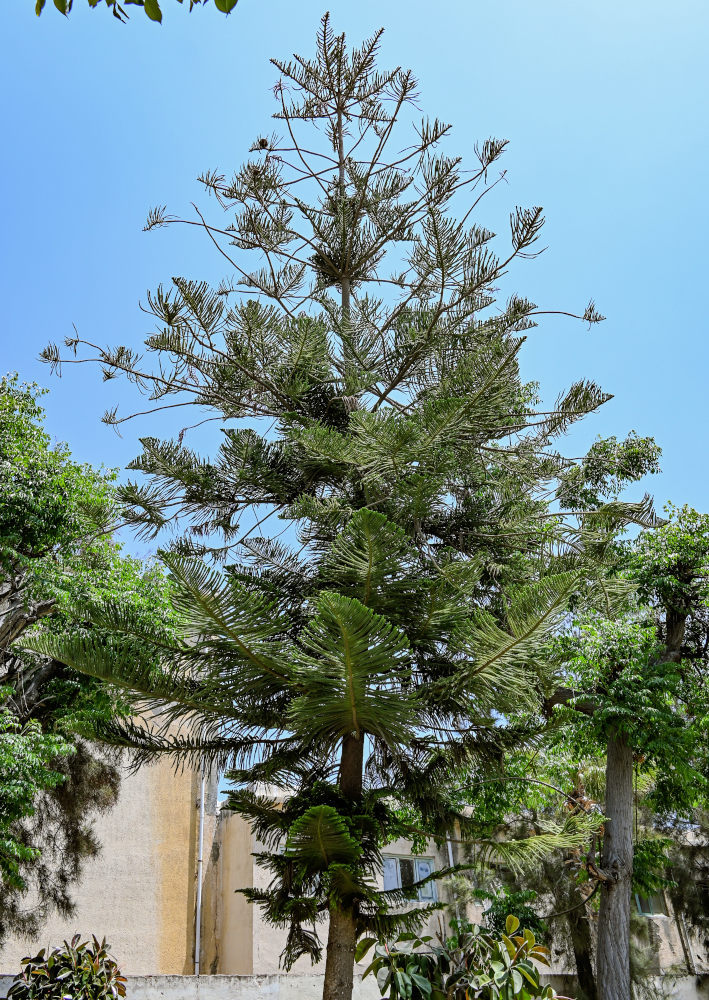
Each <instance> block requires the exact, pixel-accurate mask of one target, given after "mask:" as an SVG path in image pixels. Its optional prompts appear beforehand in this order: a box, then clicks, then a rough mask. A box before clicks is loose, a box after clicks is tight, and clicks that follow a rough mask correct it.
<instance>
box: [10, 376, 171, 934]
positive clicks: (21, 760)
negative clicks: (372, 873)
mask: <svg viewBox="0 0 709 1000" xmlns="http://www.w3.org/2000/svg"><path fill="white" fill-rule="evenodd" d="M41 395H42V392H41V390H39V389H38V388H37V386H35V385H26V384H22V383H21V382H20V381H19V379H18V377H17V376H8V377H5V378H4V379H1V380H0V758H1V759H2V761H3V766H2V767H1V768H0V886H1V888H2V906H1V907H0V940H1V939H2V938H3V937H4V936H5V935H6V934H7V933H8V932H9V931H15V932H19V933H24V934H29V933H33V932H36V931H37V930H38V929H39V927H40V926H41V922H42V920H43V918H44V917H45V916H46V915H47V913H48V912H49V911H50V910H51V909H53V908H57V909H59V910H60V911H61V912H64V913H68V912H70V910H71V908H72V905H73V904H72V896H73V888H74V885H75V883H76V880H77V879H78V877H79V874H80V872H81V870H82V867H83V864H84V862H85V860H86V859H87V858H89V857H91V856H92V855H94V854H96V852H97V850H98V847H99V845H98V843H97V841H96V838H95V836H94V834H93V832H92V819H93V817H94V816H95V815H96V814H97V813H98V812H101V811H103V810H105V809H108V808H110V807H111V806H112V805H113V803H114V802H115V800H116V796H117V791H118V784H119V772H118V770H117V768H116V761H115V759H114V758H115V756H116V755H115V753H114V754H108V755H107V754H106V751H105V749H99V748H98V747H97V746H96V745H94V744H92V743H91V742H90V741H88V740H86V739H85V738H83V737H82V736H81V735H80V731H81V730H82V729H84V728H86V727H89V726H90V725H91V724H96V722H97V721H98V720H100V719H104V720H108V719H110V718H114V717H115V715H116V714H117V713H118V714H120V713H121V712H122V711H125V710H127V708H128V705H127V702H125V700H119V699H117V698H116V696H115V693H114V692H112V691H111V690H110V689H109V688H108V687H106V686H105V685H102V684H100V683H99V682H97V681H96V680H93V679H91V678H88V677H86V676H84V675H81V674H79V673H77V672H76V671H74V670H71V669H70V668H68V667H67V666H66V665H65V664H63V663H59V662H58V661H56V660H52V659H51V658H48V657H42V656H35V655H31V654H28V653H23V652H21V651H20V650H18V648H17V646H16V645H15V643H17V642H18V641H21V639H22V637H23V636H24V635H26V633H27V632H28V631H29V630H31V629H32V627H34V626H36V624H37V623H38V622H41V621H44V620H46V619H48V618H51V629H52V631H53V632H55V633H56V634H65V633H71V634H76V633H77V631H78V632H81V630H82V629H85V628H86V627H87V626H86V620H85V616H84V615H83V614H82V612H81V605H82V602H83V601H84V600H86V599H87V598H88V597H90V596H92V595H93V596H94V597H98V596H108V595H110V594H117V593H120V599H121V601H122V602H123V603H125V604H128V605H130V606H131V607H133V608H134V609H135V611H136V613H140V614H142V615H143V617H144V619H145V620H146V622H147V621H152V620H154V619H155V618H156V617H160V616H161V615H163V616H164V615H166V614H167V612H166V602H165V594H164V581H163V580H162V577H161V576H160V574H159V573H155V571H153V570H149V569H147V568H146V567H143V566H141V564H140V563H139V562H138V561H137V560H133V559H130V558H126V557H123V556H122V555H121V553H120V550H119V547H118V546H117V544H116V543H115V541H114V540H113V538H112V536H111V529H112V526H113V524H114V521H115V502H114V496H113V489H114V479H115V474H114V473H113V471H111V470H108V471H104V470H95V469H92V468H91V467H89V466H87V465H85V464H81V463H78V462H76V461H74V460H73V459H72V457H71V454H70V452H69V449H68V448H67V447H66V445H63V444H52V442H51V439H50V437H49V435H48V434H47V432H46V430H45V429H44V426H43V421H44V413H43V410H42V408H41V406H40V402H39V400H40V398H41ZM74 608H75V609H76V610H72V609H74ZM28 898H33V899H34V905H33V906H28V905H27V901H28Z"/></svg>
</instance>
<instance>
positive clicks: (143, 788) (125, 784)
mask: <svg viewBox="0 0 709 1000" xmlns="http://www.w3.org/2000/svg"><path fill="white" fill-rule="evenodd" d="M198 780H199V778H198V775H197V774H195V773H194V772H191V771H187V770H186V771H184V772H182V773H181V774H178V775H175V774H174V773H173V772H172V769H171V768H170V766H169V764H167V763H164V764H162V763H161V764H156V765H155V766H153V767H147V768H142V769H141V770H140V771H139V772H138V773H137V774H134V775H131V776H127V777H126V778H125V779H124V780H123V781H122V783H121V790H120V796H119V800H118V803H117V805H116V806H115V807H114V808H113V809H112V810H111V811H110V812H108V813H106V814H105V815H103V816H99V817H98V818H97V819H96V822H95V830H96V834H97V837H98V840H99V842H100V843H101V845H102V849H101V853H100V854H99V855H98V857H96V858H94V859H92V860H91V861H89V862H87V864H86V868H85V871H84V875H83V877H82V879H81V881H80V882H79V883H78V884H77V885H76V886H75V887H74V890H73V896H74V899H75V900H76V902H77V906H76V911H75V913H74V915H73V916H71V917H69V918H62V917H60V916H59V915H57V914H53V915H52V916H51V917H50V918H49V920H48V921H47V922H46V923H45V924H44V926H43V927H42V931H41V934H40V935H39V938H38V939H36V938H35V939H31V938H23V937H13V938H10V939H9V940H8V941H6V943H5V944H4V946H3V947H2V948H0V974H1V973H8V972H10V973H14V972H15V971H16V970H17V969H18V968H19V964H20V960H21V958H22V957H23V956H24V955H26V954H27V953H28V952H31V951H34V952H36V951H37V950H38V949H39V948H40V947H42V946H46V945H47V944H48V943H51V945H59V944H60V943H61V941H62V940H64V939H65V938H71V937H72V936H73V935H74V934H75V933H77V932H78V933H80V934H81V935H82V936H83V937H90V935H91V934H95V935H96V936H97V937H98V938H99V939H100V938H102V937H104V936H105V937H106V938H107V940H108V941H109V943H110V945H111V951H112V953H113V954H114V955H115V956H116V959H117V960H118V963H119V965H120V967H121V968H122V969H123V971H124V972H125V973H126V974H132V975H141V974H145V975H147V974H150V973H154V972H156V971H157V972H161V973H178V974H179V973H190V972H192V971H193V961H194V908H195V843H196V827H197V815H198V813H197V808H196V803H197V799H198V795H199V787H198ZM29 902H30V903H31V901H29Z"/></svg>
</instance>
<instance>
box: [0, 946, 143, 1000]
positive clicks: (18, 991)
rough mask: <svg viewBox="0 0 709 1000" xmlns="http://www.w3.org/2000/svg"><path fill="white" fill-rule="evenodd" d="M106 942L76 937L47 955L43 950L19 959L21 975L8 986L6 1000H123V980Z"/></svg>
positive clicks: (124, 988)
mask: <svg viewBox="0 0 709 1000" xmlns="http://www.w3.org/2000/svg"><path fill="white" fill-rule="evenodd" d="M109 947H110V946H109V945H107V944H106V939H105V938H104V939H103V941H101V942H100V943H99V941H98V940H97V938H95V937H94V938H93V939H92V942H91V943H90V944H89V942H88V941H83V942H82V941H81V935H79V934H75V935H74V937H73V938H72V939H71V943H69V942H68V941H65V942H64V947H63V948H54V949H53V951H51V952H50V953H49V954H48V955H46V954H45V949H44V948H42V950H41V951H40V952H39V954H37V955H35V956H34V958H23V959H22V966H23V968H22V972H20V973H18V974H17V975H16V976H15V978H14V980H13V983H12V986H11V987H10V989H9V991H8V994H7V1000H35V998H37V1000H39V998H40V997H41V998H42V1000H67V998H71V1000H104V998H108V997H124V996H125V995H126V985H125V984H126V980H125V979H124V977H123V976H122V975H121V973H120V970H119V968H118V966H117V964H116V962H115V960H114V959H113V958H112V957H111V955H109V953H108V948H109Z"/></svg>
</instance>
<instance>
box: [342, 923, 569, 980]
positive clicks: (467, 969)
mask: <svg viewBox="0 0 709 1000" xmlns="http://www.w3.org/2000/svg"><path fill="white" fill-rule="evenodd" d="M452 926H453V930H454V934H453V935H452V936H451V937H449V938H446V939H445V940H440V941H439V942H438V943H432V942H433V939H432V938H431V937H416V936H415V935H404V936H402V937H400V938H399V940H398V941H397V942H396V944H395V945H386V944H382V943H378V944H376V946H375V949H374V959H373V961H372V962H371V963H370V965H369V967H368V968H367V970H366V971H365V973H364V975H365V976H367V975H369V973H370V972H371V973H373V974H374V975H376V977H377V985H378V986H379V991H380V993H381V995H382V997H386V998H387V1000H532V998H537V997H540V998H553V997H556V998H557V1000H568V998H564V997H560V996H559V994H557V993H556V992H555V991H554V990H553V989H552V987H551V986H543V985H541V983H540V982H539V970H538V969H537V967H536V965H535V964H534V963H535V962H538V963H540V964H541V965H548V964H549V952H548V950H547V949H546V948H544V947H542V945H539V944H537V942H536V939H535V937H534V934H533V933H532V932H531V931H530V930H528V929H524V930H520V929H519V927H520V923H519V920H518V919H517V917H514V916H508V917H507V921H506V925H505V931H503V932H501V933H499V934H496V933H488V932H485V931H483V930H481V929H480V928H479V927H477V926H475V925H474V924H470V923H468V922H466V921H455V920H454V921H452ZM373 943H374V942H373V940H372V939H365V940H364V941H362V942H361V943H360V946H359V948H358V953H357V959H358V960H360V959H361V958H362V957H363V956H364V955H365V954H366V952H367V951H368V950H369V948H370V947H371V946H372V944H373Z"/></svg>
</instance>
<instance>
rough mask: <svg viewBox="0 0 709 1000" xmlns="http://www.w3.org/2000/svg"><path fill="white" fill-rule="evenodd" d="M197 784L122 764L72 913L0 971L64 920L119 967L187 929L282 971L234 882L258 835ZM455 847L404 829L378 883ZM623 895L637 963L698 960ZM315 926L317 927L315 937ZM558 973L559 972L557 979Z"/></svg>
mask: <svg viewBox="0 0 709 1000" xmlns="http://www.w3.org/2000/svg"><path fill="white" fill-rule="evenodd" d="M201 788H202V782H201V780H200V776H199V775H198V774H197V773H195V772H193V771H188V770H185V771H183V772H181V773H177V774H175V773H174V771H172V770H171V768H170V767H169V765H167V764H157V765H155V766H153V767H149V768H144V769H142V770H140V771H139V772H138V773H137V774H134V775H127V776H126V777H125V778H124V781H123V784H122V789H121V794H120V799H119V802H118V805H117V806H116V807H115V808H114V809H113V810H112V811H111V812H110V813H109V814H107V815H105V816H103V817H101V818H100V819H99V821H98V822H97V833H98V836H99V839H100V840H101V842H102V844H103V849H102V852H101V854H100V855H99V856H98V857H97V858H95V859H93V860H92V861H91V862H89V863H88V864H87V866H86V871H85V874H84V877H83V880H82V882H81V884H80V885H79V886H77V887H76V891H75V897H76V899H77V908H76V912H75V914H74V916H73V917H71V918H70V919H68V920H63V919H60V918H58V917H54V918H52V919H51V920H50V921H49V922H48V923H47V925H46V926H45V928H44V930H43V932H42V934H41V940H39V941H37V940H27V939H25V940H23V939H12V940H9V941H7V942H6V944H5V945H4V947H3V948H2V949H0V975H3V974H5V975H7V974H12V973H14V972H16V971H17V970H18V968H19V963H20V960H21V958H22V957H23V956H24V955H26V954H28V953H34V952H36V951H37V950H38V949H39V947H41V946H43V945H46V944H51V945H55V944H58V943H60V942H61V941H62V940H63V939H65V938H70V937H71V936H72V935H73V934H74V933H75V932H78V933H80V934H82V935H84V936H89V935H91V934H95V935H96V936H97V937H98V938H102V937H106V939H107V940H108V941H109V942H110V944H111V950H112V952H113V954H114V956H115V957H116V959H117V961H118V963H119V965H120V967H121V969H122V971H123V972H124V973H125V974H127V975H129V976H152V975H182V976H184V975H192V974H193V973H194V972H195V955H196V945H197V940H198V937H199V953H200V954H199V958H200V963H199V968H200V973H201V974H203V975H206V976H209V975H238V976H269V975H275V974H276V973H278V972H279V971H282V970H280V965H279V958H280V953H281V950H282V947H283V943H284V932H281V931H279V930H277V929H275V928H273V927H272V926H270V925H268V924H266V923H265V921H264V920H263V917H262V914H261V910H260V908H259V907H257V906H252V905H250V904H249V903H248V902H247V901H246V899H245V898H244V897H243V896H242V895H241V894H240V893H239V892H238V891H237V890H238V889H241V888H246V887H264V886H265V885H266V884H267V881H268V874H267V873H266V872H264V871H263V869H261V868H260V867H259V865H258V864H257V863H256V860H255V859H254V857H253V855H254V853H257V852H258V851H259V850H260V849H261V845H260V844H259V843H258V842H257V841H256V840H255V838H254V835H253V833H252V831H251V829H250V827H249V825H248V824H247V823H246V821H244V820H243V819H242V818H241V817H240V816H237V815H235V814H233V813H231V812H229V811H228V810H225V809H221V808H220V807H219V804H218V801H217V799H218V794H217V787H216V781H209V780H208V781H206V783H205V794H204V797H203V796H202V793H201ZM201 806H202V807H203V808H201ZM201 813H203V815H204V823H203V838H202V840H203V849H202V864H201V865H200V864H199V861H200V858H199V843H200V837H199V829H200V815H201ZM459 849H460V848H459V845H456V844H443V845H442V846H440V847H437V846H436V845H435V844H434V843H433V842H432V841H431V842H429V843H428V845H427V846H426V848H425V850H424V851H423V853H422V854H420V855H414V854H413V853H412V851H411V845H410V844H409V843H408V842H407V841H397V842H395V843H392V844H390V845H388V847H387V848H386V850H385V852H384V866H383V871H382V873H381V884H382V885H383V886H384V887H385V888H393V887H397V886H402V885H408V884H411V883H412V882H414V881H417V880H418V879H420V878H423V877H425V876H426V875H427V874H429V873H430V872H431V871H432V870H435V869H438V868H444V867H446V866H448V865H449V864H450V863H451V862H453V863H455V862H457V861H458V860H459V857H458V851H459ZM461 858H462V854H461ZM198 872H201V886H202V893H201V904H199V908H200V911H201V912H200V919H199V927H200V933H199V935H197V933H196V930H197V926H196V920H197V908H198V894H197V880H198ZM437 900H438V901H441V902H443V903H449V902H451V900H450V898H449V895H448V889H447V887H446V885H445V883H443V884H441V883H435V882H432V883H429V884H428V885H427V886H426V887H425V888H424V889H422V890H420V892H419V905H421V906H425V905H427V904H429V903H431V902H432V901H437ZM635 902H636V909H637V910H638V913H637V915H636V919H635V920H634V928H635V935H636V942H637V945H638V947H639V948H641V949H642V950H643V953H646V954H647V956H648V967H647V971H648V972H649V973H660V972H663V973H674V974H676V975H678V976H685V977H686V976H688V975H691V976H696V975H698V974H703V973H708V972H709V965H708V964H707V956H706V954H705V953H703V950H702V948H703V946H702V945H701V943H700V942H698V941H695V940H694V939H693V938H692V936H691V935H690V934H688V932H687V929H686V927H683V924H682V921H681V918H678V917H676V916H675V915H674V914H672V912H671V910H670V908H669V907H668V905H667V900H666V899H664V898H663V897H653V899H649V900H648V899H642V898H640V897H638V898H637V899H636V901H635ZM413 905H416V903H414V904H413ZM448 912H449V913H450V912H451V911H448ZM466 915H467V916H468V917H469V918H470V919H471V920H473V921H478V922H479V921H480V919H481V910H480V908H478V907H468V908H467V910H466ZM444 920H445V912H442V913H440V914H434V915H433V916H432V917H429V920H428V927H427V928H426V932H427V933H430V934H433V935H435V934H436V933H437V932H440V931H441V930H443V929H444V925H443V923H442V921H444ZM326 931H327V928H326V927H323V928H322V937H323V938H325V937H326ZM552 959H553V964H552V969H551V970H550V971H551V973H552V974H554V975H555V976H568V975H570V974H571V973H572V971H573V969H572V968H571V967H570V961H571V960H570V956H569V955H568V954H566V953H565V952H564V951H563V949H555V950H553V952H552ZM359 971H360V972H361V971H363V967H362V968H360V970H359ZM318 972H322V967H318V966H315V967H313V966H312V965H311V963H310V961H309V960H307V959H300V960H299V961H298V962H297V963H296V965H295V967H294V968H293V970H292V974H293V975H301V976H302V975H312V974H317V973H318ZM559 985H565V984H563V983H562V982H561V981H559ZM669 995H672V994H671V993H670V994H669ZM677 995H679V994H677ZM696 995H697V996H699V995H700V994H699V993H697V994H696Z"/></svg>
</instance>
